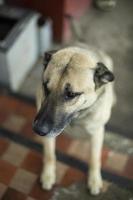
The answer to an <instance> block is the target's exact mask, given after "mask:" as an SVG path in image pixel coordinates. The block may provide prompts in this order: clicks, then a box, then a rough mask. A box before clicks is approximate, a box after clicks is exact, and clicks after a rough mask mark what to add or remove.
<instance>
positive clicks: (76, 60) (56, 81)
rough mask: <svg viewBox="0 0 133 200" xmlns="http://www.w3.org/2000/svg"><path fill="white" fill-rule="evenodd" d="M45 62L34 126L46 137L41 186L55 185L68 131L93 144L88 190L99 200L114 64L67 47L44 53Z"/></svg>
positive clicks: (98, 55)
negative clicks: (60, 141)
mask: <svg viewBox="0 0 133 200" xmlns="http://www.w3.org/2000/svg"><path fill="white" fill-rule="evenodd" d="M44 61H45V69H44V71H43V76H42V80H41V84H40V88H39V90H38V92H37V110H38V114H37V116H36V118H35V120H34V124H33V128H34V130H35V131H36V132H37V133H38V134H39V135H43V136H45V137H42V140H43V141H44V149H45V151H44V152H45V156H44V163H45V164H44V168H43V171H42V175H41V182H42V187H43V188H44V189H48V190H49V189H51V188H52V186H53V184H54V183H55V181H56V172H55V171H56V156H55V140H56V136H57V135H58V134H60V133H61V132H62V131H63V130H64V129H65V132H67V131H68V132H69V133H70V134H80V135H82V134H83V135H86V137H87V138H88V139H90V144H91V145H90V171H89V176H88V187H89V189H90V192H91V194H93V195H97V194H99V192H100V189H101V187H102V178H101V172H100V170H101V149H102V144H103V137H104V126H105V124H106V123H107V121H108V120H109V118H110V114H111V108H112V105H113V102H114V94H113V86H112V83H111V82H112V81H113V80H114V75H113V73H112V60H111V59H110V58H109V57H108V56H107V55H106V54H105V53H103V52H101V51H98V50H96V49H92V48H88V47H87V48H86V47H84V48H82V47H67V48H64V49H61V50H59V51H57V52H54V51H53V52H49V53H46V54H45V58H44Z"/></svg>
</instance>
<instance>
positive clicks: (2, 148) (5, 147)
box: [0, 138, 9, 156]
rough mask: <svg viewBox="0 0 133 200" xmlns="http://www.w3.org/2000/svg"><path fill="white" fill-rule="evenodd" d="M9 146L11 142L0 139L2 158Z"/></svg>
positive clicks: (0, 154)
mask: <svg viewBox="0 0 133 200" xmlns="http://www.w3.org/2000/svg"><path fill="white" fill-rule="evenodd" d="M8 146H9V141H8V140H5V139H2V138H1V139H0V156H2V155H3V154H4V152H5V151H6V150H7V148H8Z"/></svg>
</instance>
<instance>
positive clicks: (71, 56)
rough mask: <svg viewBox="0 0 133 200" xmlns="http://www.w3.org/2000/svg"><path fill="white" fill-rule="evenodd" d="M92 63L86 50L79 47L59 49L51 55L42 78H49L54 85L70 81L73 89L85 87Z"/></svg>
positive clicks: (90, 78) (91, 72) (91, 73)
mask: <svg viewBox="0 0 133 200" xmlns="http://www.w3.org/2000/svg"><path fill="white" fill-rule="evenodd" d="M93 68H94V63H93V62H92V60H91V58H89V56H88V54H87V52H86V51H83V52H82V51H80V50H79V49H76V48H75V49H74V48H72V49H68V48H67V49H64V50H60V51H58V52H57V53H55V54H54V55H53V56H52V59H51V61H50V62H49V64H48V67H47V69H46V71H45V73H44V79H51V81H53V83H54V85H56V84H58V82H59V81H60V83H61V84H62V86H63V85H64V84H66V83H67V82H71V84H72V85H73V87H74V88H75V89H77V88H79V87H85V85H86V84H87V83H88V82H90V81H91V80H92V75H93V71H94V70H93Z"/></svg>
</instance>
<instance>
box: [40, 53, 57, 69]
mask: <svg viewBox="0 0 133 200" xmlns="http://www.w3.org/2000/svg"><path fill="white" fill-rule="evenodd" d="M56 52H57V50H52V51H47V52H45V53H44V59H43V65H44V70H45V69H46V67H47V65H48V63H49V61H50V60H51V58H52V55H53V54H54V53H56Z"/></svg>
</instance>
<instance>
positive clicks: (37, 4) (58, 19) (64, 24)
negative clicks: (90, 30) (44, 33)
mask: <svg viewBox="0 0 133 200" xmlns="http://www.w3.org/2000/svg"><path fill="white" fill-rule="evenodd" d="M5 2H6V3H8V4H10V5H16V6H21V7H26V8H30V9H33V10H36V11H38V12H40V13H42V14H43V15H44V16H46V17H50V18H52V20H53V33H54V39H55V40H56V41H58V42H61V41H65V40H69V38H70V29H69V22H68V19H66V18H65V14H69V15H72V16H76V17H79V16H81V15H82V14H83V13H84V12H85V11H86V10H87V9H88V7H89V6H90V4H91V0H5Z"/></svg>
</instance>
